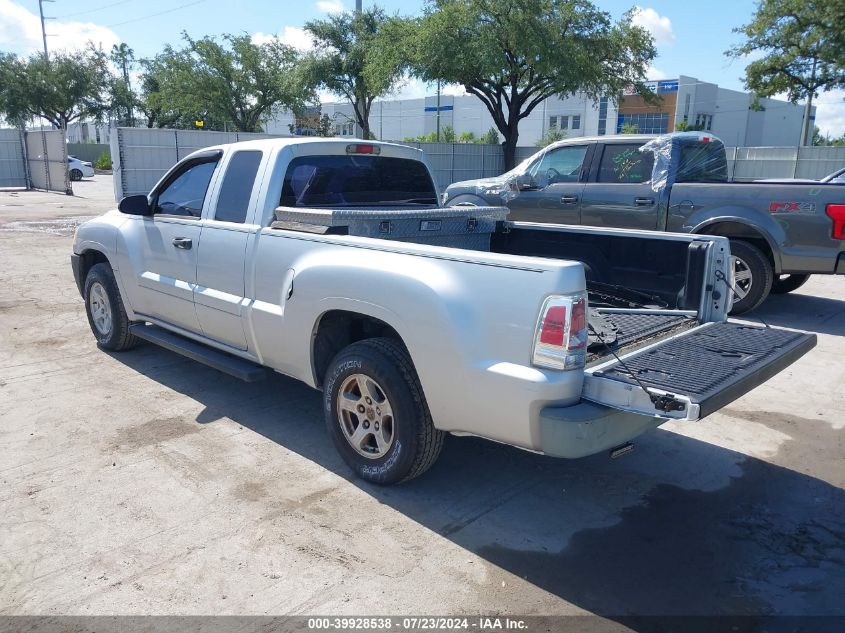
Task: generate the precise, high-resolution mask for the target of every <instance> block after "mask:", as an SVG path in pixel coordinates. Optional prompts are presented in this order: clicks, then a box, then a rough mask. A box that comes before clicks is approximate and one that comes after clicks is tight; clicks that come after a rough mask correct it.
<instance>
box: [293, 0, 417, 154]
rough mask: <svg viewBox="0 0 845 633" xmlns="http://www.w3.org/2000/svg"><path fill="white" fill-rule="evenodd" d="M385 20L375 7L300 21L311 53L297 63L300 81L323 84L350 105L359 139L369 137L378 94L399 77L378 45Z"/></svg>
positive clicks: (386, 91)
mask: <svg viewBox="0 0 845 633" xmlns="http://www.w3.org/2000/svg"><path fill="white" fill-rule="evenodd" d="M387 21H388V18H387V16H386V15H385V13H384V11H383V10H382V9H380V8H379V7H377V6H373V7H371V8H369V9H366V10H364V11H362V12H361V13H348V12H347V13H335V14H332V15H330V16H329V17H328V18H327V19H325V20H312V21H310V22H306V23H305V30H306V31H308V33H309V34H310V35H311V37H312V38H313V40H314V46H315V48H316V50H315V52H314V53H312V54H311V55H309V56H308V57H307V58H306V59H305V60H304V63H303V64H302V72H303V75H304V77H305V82H306V84H307V85H309V86H310V87H311V88H312V89H318V88H323V89H325V90H328V91H329V92H331V93H332V94H335V95H337V96H339V97H341V98H343V99H346V100H347V101H349V103H350V104H352V110H353V113H354V116H355V122H356V123H357V124H358V127H360V128H361V135H362V136H363V138H370V137H371V136H372V134H371V132H370V109H371V108H372V105H373V101H375V99H376V98H377V97H380V96H382V95H385V94H387V93H388V92H390V91H391V90H392V89H393V88H394V87H395V86H396V84H397V83H398V81H399V80H400V79H401V76H402V74H401V69H400V68H399V67H398V66H397V65H395V64H393V63H392V62H391V61H390V60H389V59H388V58H387V57H386V56H385V55H378V54H376V50H383V49H380V45H379V41H378V40H379V39H380V38H381V29H382V27H383V26H384V24H385V23H387Z"/></svg>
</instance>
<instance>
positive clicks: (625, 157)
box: [598, 143, 654, 183]
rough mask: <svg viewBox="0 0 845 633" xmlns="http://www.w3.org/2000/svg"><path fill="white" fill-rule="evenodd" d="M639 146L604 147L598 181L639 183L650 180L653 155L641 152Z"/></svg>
mask: <svg viewBox="0 0 845 633" xmlns="http://www.w3.org/2000/svg"><path fill="white" fill-rule="evenodd" d="M640 145H641V144H639V143H638V144H635V145H605V146H604V152H602V155H601V163H600V164H599V178H598V181H599V182H613V183H641V182H648V181H649V180H651V170H652V169H653V168H654V154H653V153H652V152H641V151H640V149H639V148H640Z"/></svg>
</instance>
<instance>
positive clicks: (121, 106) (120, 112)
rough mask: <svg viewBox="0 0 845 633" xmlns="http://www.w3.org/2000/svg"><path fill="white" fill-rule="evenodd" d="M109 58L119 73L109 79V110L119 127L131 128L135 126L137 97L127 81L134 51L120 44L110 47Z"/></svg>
mask: <svg viewBox="0 0 845 633" xmlns="http://www.w3.org/2000/svg"><path fill="white" fill-rule="evenodd" d="M109 57H110V59H111V61H112V63H113V64H114V65H115V66H116V67H117V69H118V72H119V73H120V74H119V75H118V76H117V77H111V78H110V86H109V93H110V95H111V109H112V110H113V111H114V113H115V114H116V115H117V119H118V121H119V122H120V124H121V125H128V126H132V125H134V124H135V113H134V110H135V107H136V102H137V97H136V96H135V93H134V92H133V90H132V84H131V82H130V81H129V71H130V70H131V69H132V66H133V65H134V64H135V51H133V50H132V49H131V48H129V46H128V45H127V44H126V43H125V42H121V43H120V45H117V44H115V45H114V46H112V49H111V54H110V55H109Z"/></svg>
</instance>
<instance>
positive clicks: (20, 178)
mask: <svg viewBox="0 0 845 633" xmlns="http://www.w3.org/2000/svg"><path fill="white" fill-rule="evenodd" d="M27 186H28V185H27V182H26V162H25V160H24V153H23V134H21V131H20V130H0V189H6V188H15V189H17V188H26V187H27Z"/></svg>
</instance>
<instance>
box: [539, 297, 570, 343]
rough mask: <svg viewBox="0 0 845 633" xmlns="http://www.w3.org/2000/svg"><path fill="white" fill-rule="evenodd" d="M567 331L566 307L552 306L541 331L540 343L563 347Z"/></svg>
mask: <svg viewBox="0 0 845 633" xmlns="http://www.w3.org/2000/svg"><path fill="white" fill-rule="evenodd" d="M565 329H566V306H552V307H550V308H549V309H548V310H547V311H546V316H545V318H543V328H542V329H541V330H540V342H541V343H544V344H545V345H557V346H558V347H562V346H563V334H564V330H565Z"/></svg>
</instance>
